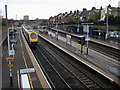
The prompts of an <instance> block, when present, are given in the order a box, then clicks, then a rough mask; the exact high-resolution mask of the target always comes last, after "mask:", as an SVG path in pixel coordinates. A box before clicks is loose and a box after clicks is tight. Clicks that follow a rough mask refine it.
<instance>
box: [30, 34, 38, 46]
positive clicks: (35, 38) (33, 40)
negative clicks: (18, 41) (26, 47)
mask: <svg viewBox="0 0 120 90" xmlns="http://www.w3.org/2000/svg"><path fill="white" fill-rule="evenodd" d="M37 42H38V35H37V33H36V32H30V44H31V45H35V44H37Z"/></svg>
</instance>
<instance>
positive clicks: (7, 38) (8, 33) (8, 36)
mask: <svg viewBox="0 0 120 90" xmlns="http://www.w3.org/2000/svg"><path fill="white" fill-rule="evenodd" d="M5 12H6V32H7V39H8V54H9V51H10V42H9V31H8V18H7V5H5Z"/></svg>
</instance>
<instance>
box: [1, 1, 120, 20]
mask: <svg viewBox="0 0 120 90" xmlns="http://www.w3.org/2000/svg"><path fill="white" fill-rule="evenodd" d="M119 1H120V0H0V14H1V15H2V16H4V17H5V5H7V9H8V18H9V19H18V20H20V19H23V16H24V15H29V18H30V19H36V18H39V19H49V18H50V17H51V16H55V15H57V14H59V13H64V12H70V10H72V11H74V10H80V11H82V10H83V8H87V9H88V10H90V9H91V8H92V7H96V8H98V9H99V8H100V6H102V7H103V8H105V7H106V6H107V5H109V4H111V6H113V7H118V2H119Z"/></svg>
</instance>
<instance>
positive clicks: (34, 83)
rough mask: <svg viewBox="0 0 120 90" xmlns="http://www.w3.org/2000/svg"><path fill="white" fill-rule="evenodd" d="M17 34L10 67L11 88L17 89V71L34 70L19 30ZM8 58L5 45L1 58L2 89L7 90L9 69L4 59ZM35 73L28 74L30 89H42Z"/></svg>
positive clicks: (8, 86)
mask: <svg viewBox="0 0 120 90" xmlns="http://www.w3.org/2000/svg"><path fill="white" fill-rule="evenodd" d="M18 32H19V34H18V35H17V40H18V42H17V44H16V45H15V57H14V59H15V60H14V64H13V67H12V75H13V87H12V88H18V77H17V70H20V69H26V68H34V66H33V64H32V62H31V60H30V57H29V55H28V52H27V50H26V48H25V44H24V42H23V39H22V37H21V34H20V30H18ZM7 57H8V51H7V45H5V46H4V48H3V58H2V88H3V89H8V88H11V87H10V79H9V67H8V66H7V62H6V58H7ZM36 72H37V71H35V72H33V73H30V77H29V81H30V86H31V88H32V89H34V88H42V86H41V83H40V81H39V79H38V76H37V74H36Z"/></svg>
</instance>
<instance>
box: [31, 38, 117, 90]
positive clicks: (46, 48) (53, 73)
mask: <svg viewBox="0 0 120 90" xmlns="http://www.w3.org/2000/svg"><path fill="white" fill-rule="evenodd" d="M31 49H32V51H33V53H34V54H35V57H36V58H37V60H38V62H39V64H40V66H41V67H42V68H43V71H44V73H45V75H46V76H47V78H48V80H49V82H50V83H51V85H52V87H53V88H69V89H72V88H84V89H88V90H89V89H98V88H100V89H104V88H113V87H114V86H115V85H114V84H113V83H110V82H109V80H106V79H105V78H103V77H102V76H101V75H96V74H94V73H95V71H93V70H89V69H88V71H86V70H84V69H86V68H88V67H87V66H85V65H82V66H80V65H79V64H80V62H76V60H73V58H72V57H71V56H68V55H66V54H65V53H63V52H60V51H59V50H58V49H56V48H55V47H53V46H51V45H50V44H49V43H47V42H45V41H44V40H42V39H40V42H39V43H38V45H37V46H36V47H35V48H31ZM78 63H79V64H78ZM91 72H92V73H91ZM93 72H94V73H93ZM101 78H102V79H101ZM103 79H104V80H103Z"/></svg>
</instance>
